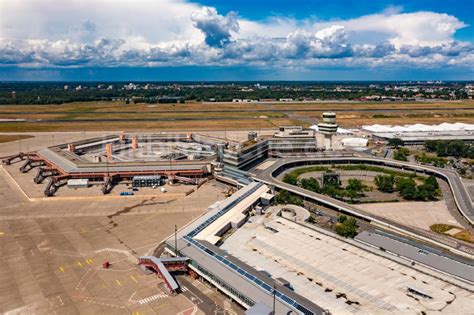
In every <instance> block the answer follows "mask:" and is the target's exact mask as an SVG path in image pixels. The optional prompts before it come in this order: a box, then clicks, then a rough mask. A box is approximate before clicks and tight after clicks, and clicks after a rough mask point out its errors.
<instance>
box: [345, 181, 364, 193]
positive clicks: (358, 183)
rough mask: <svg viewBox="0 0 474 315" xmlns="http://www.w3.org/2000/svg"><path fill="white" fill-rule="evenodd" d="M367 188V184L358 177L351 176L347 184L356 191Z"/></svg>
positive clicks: (347, 187) (348, 187) (351, 189)
mask: <svg viewBox="0 0 474 315" xmlns="http://www.w3.org/2000/svg"><path fill="white" fill-rule="evenodd" d="M364 188H365V185H364V184H363V183H362V181H361V180H360V179H357V178H349V181H348V184H347V186H346V189H347V190H350V191H354V192H358V193H359V192H361V191H362V190H363V189H364Z"/></svg>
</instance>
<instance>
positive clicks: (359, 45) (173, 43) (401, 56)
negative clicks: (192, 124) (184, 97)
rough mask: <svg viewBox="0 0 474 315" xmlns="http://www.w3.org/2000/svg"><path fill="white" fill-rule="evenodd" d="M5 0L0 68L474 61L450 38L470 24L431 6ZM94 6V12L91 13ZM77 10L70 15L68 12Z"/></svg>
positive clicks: (467, 47)
mask: <svg viewBox="0 0 474 315" xmlns="http://www.w3.org/2000/svg"><path fill="white" fill-rule="evenodd" d="M0 1H1V2H2V10H4V11H5V12H14V13H15V14H8V15H7V14H4V15H3V16H2V20H1V21H0V28H1V29H2V33H1V35H0V65H2V64H3V65H18V66H34V67H42V66H46V67H80V66H118V65H131V66H134V65H135V66H170V65H171V66H173V65H221V66H222V65H223V66H225V65H236V64H246V65H249V64H255V65H265V66H278V67H281V66H288V67H294V66H295V65H299V66H302V67H304V66H334V65H336V66H345V67H350V66H354V65H357V66H362V65H363V66H369V67H373V66H381V65H390V64H393V65H397V64H409V65H414V66H419V67H443V66H444V65H451V66H459V65H461V64H462V62H465V63H466V64H470V65H472V64H473V63H474V62H473V59H474V58H473V55H474V47H473V45H472V44H471V43H469V42H460V41H456V40H454V34H455V32H456V31H457V30H459V29H461V28H463V27H466V24H465V23H464V22H462V21H460V20H459V19H457V18H456V17H454V16H451V15H447V14H442V13H434V12H412V13H403V12H402V11H403V8H400V7H388V8H387V9H386V10H385V11H383V12H381V13H377V14H371V15H366V16H361V17H358V18H353V19H347V20H336V21H330V22H325V21H315V20H312V19H310V18H308V19H304V20H297V19H293V18H281V17H271V18H268V19H266V20H262V21H252V20H248V19H244V18H242V17H239V16H238V15H237V13H235V12H229V13H227V14H225V15H223V14H220V13H219V12H217V10H216V9H215V8H212V7H203V6H200V5H198V4H195V3H190V2H187V1H185V0H135V1H134V2H133V3H131V2H130V1H125V0H118V1H116V2H114V6H111V5H110V3H109V2H106V1H95V0H81V1H72V2H67V4H66V2H64V1H59V0H43V1H34V0H22V1H6V0H0ZM91 8H94V10H91ZM71 12H73V14H72V13H71Z"/></svg>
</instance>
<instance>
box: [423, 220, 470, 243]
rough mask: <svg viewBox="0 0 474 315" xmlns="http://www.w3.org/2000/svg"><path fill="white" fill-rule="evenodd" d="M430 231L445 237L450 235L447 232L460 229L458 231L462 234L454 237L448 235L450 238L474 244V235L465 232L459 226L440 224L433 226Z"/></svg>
mask: <svg viewBox="0 0 474 315" xmlns="http://www.w3.org/2000/svg"><path fill="white" fill-rule="evenodd" d="M430 229H431V230H432V231H433V232H436V233H439V234H444V235H448V234H447V233H446V232H448V231H449V230H451V229H458V230H460V232H458V233H456V234H454V235H448V236H451V237H454V238H457V239H459V240H463V241H466V242H470V243H474V234H472V233H471V232H469V231H467V230H465V229H463V228H461V227H458V226H454V225H450V224H442V223H439V224H433V225H431V226H430Z"/></svg>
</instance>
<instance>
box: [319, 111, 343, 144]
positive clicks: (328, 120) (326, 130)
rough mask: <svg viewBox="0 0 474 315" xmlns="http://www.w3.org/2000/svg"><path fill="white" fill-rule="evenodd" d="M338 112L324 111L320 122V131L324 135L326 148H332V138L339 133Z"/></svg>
mask: <svg viewBox="0 0 474 315" xmlns="http://www.w3.org/2000/svg"><path fill="white" fill-rule="evenodd" d="M338 127H339V126H338V125H337V124H336V113H333V112H325V113H323V121H322V122H320V123H318V131H319V132H320V133H321V134H323V135H324V148H325V149H326V150H332V138H333V136H334V135H335V134H336V133H337V128H338Z"/></svg>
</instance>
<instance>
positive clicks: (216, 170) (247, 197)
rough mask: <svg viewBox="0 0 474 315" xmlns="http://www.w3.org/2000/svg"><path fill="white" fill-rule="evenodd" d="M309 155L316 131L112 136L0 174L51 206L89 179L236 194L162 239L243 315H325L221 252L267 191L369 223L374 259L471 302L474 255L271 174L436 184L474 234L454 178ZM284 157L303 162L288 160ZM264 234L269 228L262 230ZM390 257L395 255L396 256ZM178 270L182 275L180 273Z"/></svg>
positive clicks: (52, 150)
mask: <svg viewBox="0 0 474 315" xmlns="http://www.w3.org/2000/svg"><path fill="white" fill-rule="evenodd" d="M316 148H317V146H316V140H315V135H314V132H313V131H311V130H305V129H303V128H295V127H286V128H282V129H281V130H280V131H279V132H277V133H276V134H275V135H274V136H271V137H262V138H258V137H255V135H254V134H252V135H250V134H249V139H248V140H247V141H246V142H244V143H236V142H231V141H229V140H227V139H219V138H214V137H210V136H205V135H199V134H185V133H183V134H156V135H150V136H145V135H114V136H108V137H104V138H96V139H89V140H85V141H80V142H75V143H68V144H63V145H56V146H51V147H48V148H45V149H42V150H39V151H37V152H28V153H20V154H18V155H15V156H10V157H7V158H4V160H3V161H4V163H5V164H10V163H13V162H14V161H16V160H24V162H23V165H22V166H21V171H22V172H27V171H29V170H31V169H33V168H36V169H37V174H36V176H35V182H37V183H40V182H42V181H43V180H48V185H47V186H46V189H45V194H46V195H47V196H52V195H53V194H54V192H55V191H56V190H57V189H58V188H59V187H60V186H61V185H63V184H64V183H65V182H66V181H67V180H69V179H83V178H86V179H89V180H90V181H93V182H94V181H95V182H98V183H100V184H101V185H102V187H103V189H102V190H103V192H104V193H107V192H109V191H110V189H112V187H113V185H114V184H116V183H117V182H119V181H121V180H130V179H132V178H133V176H138V175H161V176H165V177H167V178H170V179H173V178H175V179H178V180H181V181H185V182H193V183H195V181H193V179H194V178H202V177H206V176H208V175H211V174H213V175H215V177H216V178H218V179H222V180H225V181H226V182H230V183H235V185H237V186H243V188H242V189H240V190H238V191H237V192H236V193H235V194H234V195H232V196H231V197H229V198H227V199H226V200H224V201H222V202H221V203H219V204H217V205H214V206H213V207H210V210H209V211H208V212H207V213H206V214H205V215H204V216H202V217H200V218H198V219H197V220H195V221H194V222H191V223H190V224H189V225H188V226H186V227H185V228H184V229H182V230H181V231H179V232H178V233H177V235H176V238H175V236H171V237H169V238H168V239H167V241H166V247H167V250H168V252H169V254H171V255H173V256H174V255H177V256H178V257H181V258H178V259H177V260H176V262H179V263H180V264H181V263H183V262H186V263H187V264H188V267H189V268H190V269H191V270H193V272H195V273H196V274H198V275H200V276H201V277H203V278H204V279H206V280H207V281H209V282H210V283H212V284H213V285H215V286H216V287H218V288H219V289H220V290H221V291H222V292H224V293H225V294H227V295H228V296H230V297H231V298H232V299H234V300H235V301H237V302H239V303H240V304H241V305H242V306H244V307H245V308H252V307H254V306H255V305H258V304H260V303H264V304H267V305H272V304H273V301H275V308H276V310H277V314H283V313H284V314H286V313H288V312H294V313H297V314H324V313H328V310H326V309H325V307H324V306H323V305H319V304H318V303H316V302H314V301H312V300H311V298H308V297H304V296H302V295H301V294H299V293H298V292H299V291H298V290H296V291H293V290H292V289H290V288H289V287H288V286H285V285H283V284H282V282H281V281H280V280H277V279H276V278H277V277H276V276H269V275H268V274H266V273H265V272H262V271H259V270H257V269H256V268H255V266H252V265H251V264H249V263H247V262H244V261H243V260H242V259H239V258H237V256H235V255H233V254H232V253H229V252H227V251H225V250H223V248H222V244H225V239H226V237H227V236H228V234H227V233H231V234H232V232H234V233H235V231H238V230H239V228H240V227H241V226H242V225H243V224H245V222H246V221H247V220H248V217H249V214H248V213H249V211H250V210H252V209H254V208H255V206H256V205H258V204H260V202H261V200H262V198H267V195H268V192H269V191H270V192H274V191H275V190H279V189H285V190H288V191H290V192H293V193H295V194H297V195H299V196H302V197H303V198H304V199H305V200H310V201H312V202H315V203H318V204H321V205H324V206H325V207H328V208H330V209H335V210H337V211H339V212H342V213H347V214H350V215H353V216H355V217H357V218H359V219H361V220H364V221H366V222H369V223H370V224H371V225H374V226H375V227H376V228H377V229H384V232H380V231H378V232H376V233H372V234H370V235H369V234H367V233H364V232H363V233H361V234H360V235H359V236H358V239H357V241H358V242H359V243H361V244H362V243H363V244H365V245H370V246H372V247H375V248H376V249H378V248H380V247H384V249H385V250H384V252H386V253H393V254H394V255H395V256H397V257H403V258H404V259H406V260H409V261H412V262H416V263H417V264H419V265H420V266H423V268H425V267H426V268H427V269H428V270H432V271H433V272H434V273H436V275H438V274H439V278H438V279H439V280H440V281H446V283H449V284H450V285H454V286H458V287H462V288H463V290H468V291H469V290H470V291H469V292H471V293H472V292H473V288H472V285H473V283H472V282H473V279H472V273H470V272H466V271H465V269H463V268H468V270H472V264H471V263H469V260H470V259H471V260H472V254H473V253H474V250H473V249H472V247H468V246H466V245H465V244H461V243H458V242H456V241H454V240H453V241H452V242H446V241H445V240H442V239H433V238H432V234H423V233H420V231H419V230H413V229H411V228H408V227H406V226H404V225H401V224H396V223H394V222H390V221H389V220H386V219H382V218H379V217H377V216H374V215H371V214H369V213H365V212H363V211H361V210H359V209H356V208H354V207H351V206H350V205H348V204H346V203H344V202H342V201H338V200H335V199H333V198H330V197H327V196H323V195H320V194H316V193H312V192H309V191H306V190H304V189H301V188H299V187H296V186H292V185H288V184H286V183H284V182H282V181H280V180H279V179H278V178H277V175H278V174H280V173H282V172H284V171H286V170H288V169H291V168H294V167H300V166H303V165H314V164H360V163H363V164H373V165H379V166H383V167H387V168H396V169H400V170H404V171H409V172H417V173H422V174H429V175H435V176H436V177H438V178H440V179H441V180H444V181H446V182H447V183H448V184H449V187H450V189H451V192H452V194H453V197H454V201H455V203H456V206H457V208H458V210H459V212H460V213H461V215H462V216H463V217H464V218H465V220H466V221H467V222H469V223H470V224H473V221H474V210H473V209H474V208H473V204H472V200H471V199H470V197H469V193H468V192H467V190H466V188H465V187H464V185H463V183H462V181H461V180H460V179H459V177H458V175H457V174H456V173H455V172H454V171H451V170H447V169H439V168H435V167H429V166H422V165H417V164H411V163H406V162H399V161H392V160H385V159H376V158H370V157H363V156H359V157H358V156H355V155H354V154H353V153H351V152H340V151H334V152H332V153H328V152H326V153H322V152H318V150H317V149H316ZM290 155H291V156H298V155H300V156H304V157H299V158H298V157H292V158H288V156H290ZM265 228H267V227H265ZM271 229H272V227H271V226H269V227H268V230H271ZM393 232H396V233H397V234H399V236H398V238H397V237H391V236H393ZM384 233H385V234H384ZM400 235H402V236H400ZM330 237H333V236H330ZM408 238H410V239H412V240H408ZM413 239H415V240H417V241H413ZM418 241H422V242H424V243H426V244H429V245H430V246H434V245H436V246H438V247H443V248H444V249H448V250H450V251H451V252H453V253H456V254H460V255H463V256H464V257H467V258H466V259H467V261H468V263H467V264H466V265H462V267H461V269H459V268H458V267H457V266H458V265H459V263H458V262H457V261H455V260H453V259H452V258H449V257H448V256H446V257H448V258H446V259H449V260H446V261H448V262H449V263H447V264H441V266H440V265H439V264H436V263H432V262H433V260H436V257H437V256H430V255H431V254H432V255H437V252H435V251H429V250H428V254H429V255H421V254H420V250H426V248H425V247H421V246H420V245H419V243H418ZM396 242H398V243H396ZM397 244H403V246H397ZM397 248H398V249H400V251H399V252H397ZM376 249H375V250H376ZM364 250H368V249H364ZM386 253H385V254H386ZM385 254H384V255H385ZM155 258H156V257H155ZM155 258H153V257H152V256H149V257H141V258H140V263H141V264H142V265H145V266H147V267H149V268H152V269H154V270H155V271H157V272H158V273H160V274H161V275H162V277H163V278H164V280H165V282H166V283H167V284H168V288H169V289H170V291H179V284H178V283H177V282H176V280H174V278H173V277H172V276H171V275H170V274H169V271H170V270H168V269H167V268H166V266H167V264H168V265H170V264H172V262H173V260H169V259H167V258H166V259H163V260H160V259H159V258H156V259H155ZM443 259H444V258H443ZM446 265H447V266H448V267H446ZM451 265H452V266H454V267H452V266H451ZM179 268H183V266H182V265H180V266H179ZM470 275H471V276H470ZM436 277H438V276H436ZM450 279H452V281H451V280H450ZM411 290H412V291H417V292H415V293H414V294H418V295H420V294H421V295H423V294H424V293H425V291H424V290H417V288H411ZM420 292H421V293H420ZM412 293H413V292H412ZM426 295H429V294H428V293H427V294H426ZM425 298H427V297H425ZM329 311H330V310H329Z"/></svg>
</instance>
